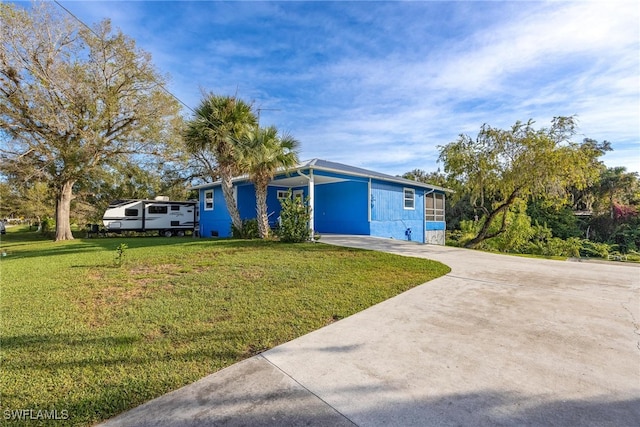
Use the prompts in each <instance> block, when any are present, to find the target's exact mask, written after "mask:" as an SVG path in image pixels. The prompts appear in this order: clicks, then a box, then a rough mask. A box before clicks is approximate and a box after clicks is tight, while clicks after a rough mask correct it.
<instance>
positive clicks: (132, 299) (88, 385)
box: [0, 229, 449, 426]
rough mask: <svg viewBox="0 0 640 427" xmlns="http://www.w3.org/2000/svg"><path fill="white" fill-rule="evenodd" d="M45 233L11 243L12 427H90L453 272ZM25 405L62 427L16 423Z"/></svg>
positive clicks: (191, 242)
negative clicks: (62, 238)
mask: <svg viewBox="0 0 640 427" xmlns="http://www.w3.org/2000/svg"><path fill="white" fill-rule="evenodd" d="M35 236H36V234H35V233H34V232H25V231H21V232H18V231H16V230H15V229H9V231H8V234H7V235H6V237H5V236H3V241H2V242H1V244H0V251H1V252H5V253H6V256H2V257H1V258H0V260H1V261H0V272H1V276H0V279H1V284H2V286H1V289H0V292H1V293H0V314H1V325H2V326H1V332H0V339H1V340H0V357H1V360H2V365H1V368H2V375H1V377H0V390H1V392H2V395H1V396H0V397H1V401H0V403H1V411H0V412H2V415H0V419H2V421H0V422H4V423H9V424H10V425H35V424H37V425H47V424H52V425H53V424H55V425H57V426H58V425H90V424H92V423H95V422H98V421H100V420H104V419H107V418H109V417H112V416H114V415H116V414H118V413H120V412H123V411H125V410H127V409H129V408H132V407H135V406H137V405H139V404H141V403H143V402H146V401H148V400H150V399H153V398H155V397H157V396H160V395H162V394H164V393H166V392H168V391H171V390H175V389H177V388H179V387H181V386H184V385H186V384H189V383H191V382H193V381H195V380H197V379H199V378H201V377H204V376H206V375H208V374H210V373H212V372H216V371H218V370H220V369H222V368H224V367H226V366H229V365H231V364H233V363H235V362H238V361H240V360H242V359H245V358H248V357H251V356H253V355H255V354H257V353H260V352H262V351H264V350H267V349H269V348H272V347H274V346H276V345H278V344H281V343H283V342H286V341H289V340H291V339H293V338H296V337H298V336H301V335H303V334H306V333H308V332H311V331H313V330H316V329H318V328H321V327H323V326H325V325H328V324H330V323H332V322H334V321H336V320H339V319H342V318H344V317H347V316H349V315H351V314H353V313H356V312H358V311H361V310H363V309H365V308H367V307H369V306H371V305H373V304H376V303H378V302H381V301H383V300H385V299H388V298H390V297H392V296H394V295H397V294H399V293H401V292H403V291H405V290H407V289H409V288H411V287H414V286H416V285H418V284H420V283H424V282H426V281H428V280H431V279H433V278H436V277H438V276H441V275H443V274H446V273H447V272H448V271H449V269H448V267H446V266H444V265H442V264H439V263H437V262H433V261H428V260H424V259H416V258H408V257H401V256H395V255H390V254H383V253H378V252H372V251H364V250H356V249H348V248H340V247H334V246H329V245H324V244H311V243H310V244H296V245H291V244H283V243H278V242H263V241H239V240H210V239H192V238H160V237H147V238H111V239H76V240H74V241H70V242H60V243H53V242H50V241H40V240H34V238H35ZM122 244H125V245H126V246H127V247H126V248H125V249H124V251H122V257H121V259H120V260H116V256H117V251H116V249H117V248H118V247H121V246H119V245H122ZM118 264H120V266H118ZM20 409H31V410H33V411H32V412H30V413H29V414H28V415H29V416H30V417H35V418H46V416H47V414H49V416H50V415H51V414H53V415H57V416H58V418H65V419H63V420H57V421H46V420H42V419H38V420H27V421H22V422H20V421H18V422H16V421H15V420H6V418H7V415H8V414H11V413H10V412H7V411H15V410H20ZM39 410H40V411H48V412H40V413H38V412H37V411H39ZM52 411H57V412H52ZM30 423H31V424H30Z"/></svg>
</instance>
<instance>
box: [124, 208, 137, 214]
mask: <svg viewBox="0 0 640 427" xmlns="http://www.w3.org/2000/svg"><path fill="white" fill-rule="evenodd" d="M124 216H138V209H125V210H124Z"/></svg>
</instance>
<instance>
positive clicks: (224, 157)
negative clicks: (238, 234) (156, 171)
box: [184, 93, 258, 230]
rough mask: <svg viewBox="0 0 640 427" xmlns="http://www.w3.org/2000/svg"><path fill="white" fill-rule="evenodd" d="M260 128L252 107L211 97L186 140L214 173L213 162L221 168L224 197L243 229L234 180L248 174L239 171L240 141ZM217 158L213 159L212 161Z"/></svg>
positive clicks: (189, 128) (204, 102)
mask: <svg viewBox="0 0 640 427" xmlns="http://www.w3.org/2000/svg"><path fill="white" fill-rule="evenodd" d="M257 125H258V121H257V118H256V116H255V114H254V113H253V111H252V108H251V105H249V104H247V103H246V102H244V101H242V100H241V99H238V98H236V97H235V96H220V95H215V94H213V93H210V94H208V95H207V96H206V97H205V98H204V99H203V100H202V102H201V103H200V105H199V106H198V108H196V110H195V117H194V118H193V119H191V120H190V121H188V122H187V127H186V130H185V132H184V139H185V143H186V146H187V149H188V150H189V152H190V153H191V154H193V155H194V156H195V157H196V158H197V159H199V160H200V161H201V162H202V163H203V164H204V166H205V168H206V169H209V170H211V160H213V161H214V162H215V163H216V164H217V167H216V168H215V172H217V175H218V176H212V177H211V178H212V179H213V180H214V181H215V180H216V179H217V178H218V177H219V179H220V181H221V184H222V194H223V195H224V200H225V203H226V205H227V210H228V211H229V215H230V216H231V222H232V223H233V226H234V227H235V228H236V229H238V230H241V229H242V220H241V219H240V212H239V211H238V206H237V204H236V201H235V198H234V197H233V182H232V178H233V177H234V176H237V175H241V174H242V173H243V172H244V171H243V170H241V169H240V168H239V163H238V156H239V154H240V153H239V149H238V147H237V142H238V141H240V140H241V139H243V138H244V136H245V134H246V133H247V132H250V130H251V129H252V128H255V127H256V126H257ZM211 157H213V159H211Z"/></svg>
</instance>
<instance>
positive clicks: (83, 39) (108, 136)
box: [0, 2, 179, 240]
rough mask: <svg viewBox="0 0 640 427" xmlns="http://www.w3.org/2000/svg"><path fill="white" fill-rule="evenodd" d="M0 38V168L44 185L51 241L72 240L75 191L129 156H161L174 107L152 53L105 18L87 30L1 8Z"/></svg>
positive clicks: (51, 9) (36, 10)
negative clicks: (50, 198) (51, 196)
mask: <svg viewBox="0 0 640 427" xmlns="http://www.w3.org/2000/svg"><path fill="white" fill-rule="evenodd" d="M0 34H1V39H0V40H1V41H0V154H1V155H2V158H1V163H0V166H1V167H2V169H3V170H4V171H5V173H8V174H13V175H14V176H20V177H21V179H23V180H38V181H44V182H48V183H49V186H50V188H52V189H53V191H54V192H55V198H56V234H55V239H56V240H67V239H72V238H73V236H72V234H71V228H70V221H69V215H70V206H71V201H72V199H73V198H74V187H75V186H77V184H78V183H80V182H82V181H83V180H84V179H85V178H86V177H88V176H90V175H91V174H92V173H94V172H95V171H97V170H99V169H101V168H105V167H107V168H108V167H109V165H112V164H114V163H120V162H124V161H126V160H129V161H130V160H131V156H136V155H137V156H144V155H159V154H162V151H163V148H164V147H165V144H166V143H168V142H169V141H170V140H171V139H172V138H173V136H174V134H175V132H174V131H173V129H174V126H175V125H176V124H177V122H176V121H177V120H179V115H178V112H179V105H178V102H177V101H176V100H175V99H174V98H173V97H172V96H171V95H170V94H168V93H167V92H166V91H165V90H164V88H163V84H164V78H163V77H162V76H161V75H160V74H159V73H158V72H157V71H156V70H155V68H154V66H153V65H152V62H151V56H150V55H149V54H148V53H147V52H144V51H143V50H141V49H139V48H137V47H136V45H135V42H134V41H133V40H132V39H130V38H128V37H127V36H125V35H124V34H122V33H121V32H119V31H114V30H112V28H111V25H110V22H109V21H108V20H105V21H103V22H101V23H100V24H98V25H96V26H95V27H93V28H91V29H90V28H88V27H85V26H83V25H82V24H80V23H78V22H77V21H75V20H73V19H72V18H70V17H69V16H67V15H65V12H63V11H61V9H59V8H57V7H56V6H55V5H54V4H52V3H48V2H37V3H33V4H32V5H31V7H30V8H29V9H22V8H20V7H18V6H16V5H13V4H9V3H2V4H0Z"/></svg>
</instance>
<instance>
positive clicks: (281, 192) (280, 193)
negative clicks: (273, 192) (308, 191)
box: [278, 190, 289, 200]
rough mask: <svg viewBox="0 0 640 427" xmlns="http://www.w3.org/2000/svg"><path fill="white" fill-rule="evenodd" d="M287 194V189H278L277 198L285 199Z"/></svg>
mask: <svg viewBox="0 0 640 427" xmlns="http://www.w3.org/2000/svg"><path fill="white" fill-rule="evenodd" d="M288 195H289V190H278V200H283V199H286V198H287V196H288Z"/></svg>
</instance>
